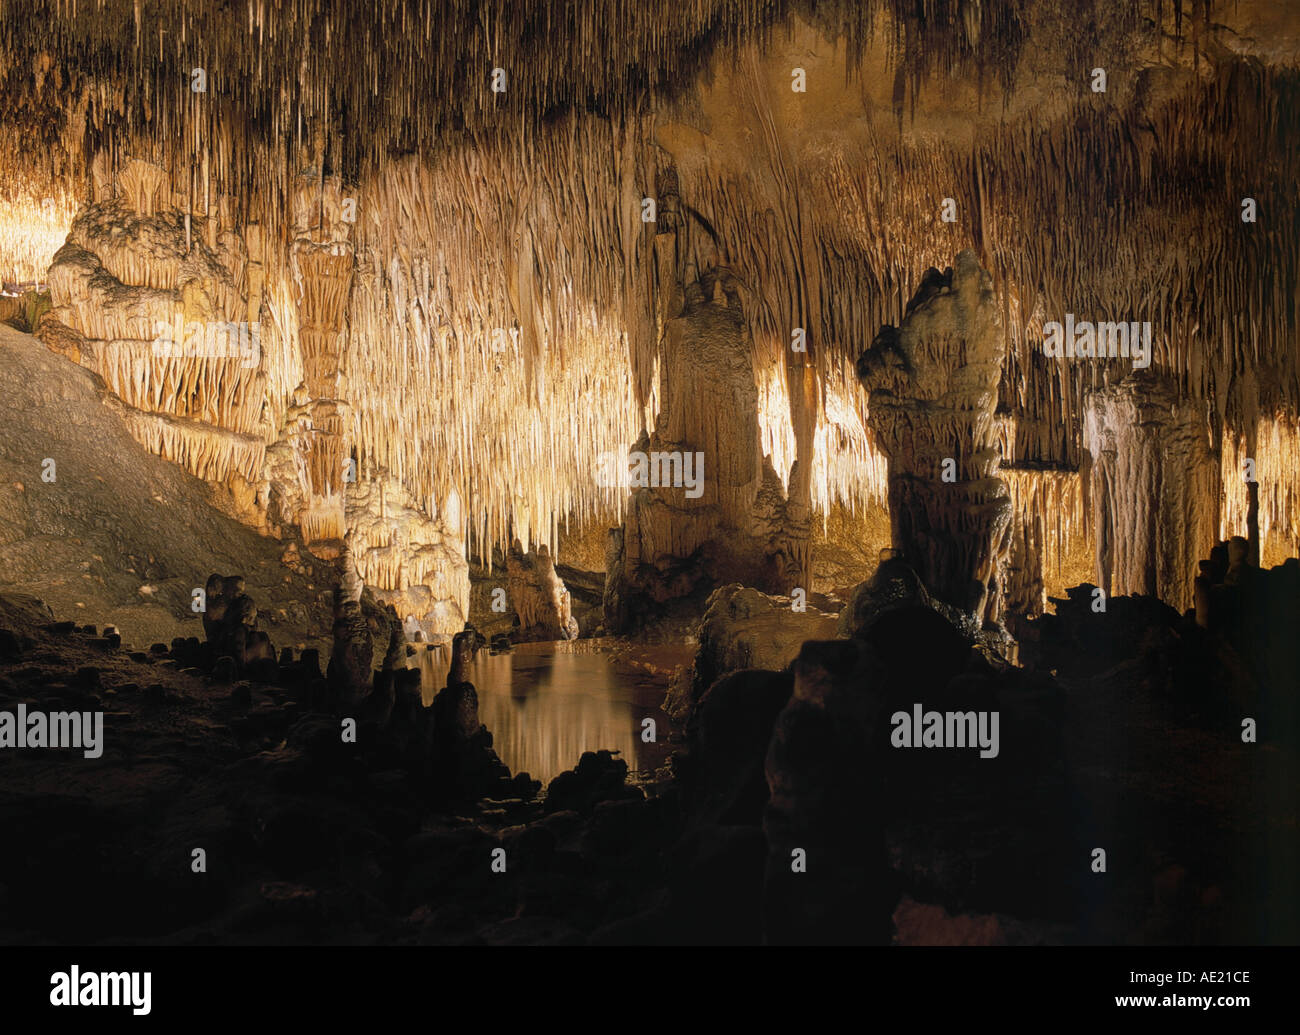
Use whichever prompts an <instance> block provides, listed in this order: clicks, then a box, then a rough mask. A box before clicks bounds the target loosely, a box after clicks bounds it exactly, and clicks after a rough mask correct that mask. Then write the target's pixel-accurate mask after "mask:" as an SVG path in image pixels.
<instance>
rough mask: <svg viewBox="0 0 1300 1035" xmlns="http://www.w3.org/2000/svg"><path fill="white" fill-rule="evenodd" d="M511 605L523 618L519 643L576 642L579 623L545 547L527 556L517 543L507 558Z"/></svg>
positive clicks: (565, 589)
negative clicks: (528, 641)
mask: <svg viewBox="0 0 1300 1035" xmlns="http://www.w3.org/2000/svg"><path fill="white" fill-rule="evenodd" d="M506 574H507V576H508V578H509V580H510V602H511V604H512V605H513V606H514V610H515V614H517V615H518V616H519V630H518V633H517V634H515V638H516V639H519V640H576V639H577V638H578V620H577V619H576V618H574V617H573V601H572V598H571V597H570V596H569V591H568V589H567V588H565V585H564V582H563V580H561V578H560V577H559V576H558V575H557V574H556V573H555V562H554V561H553V560H552V559H551V554H550V551H549V550H548V549H547V548H546V547H545V546H539V547H538V548H537V550H536V551H535V552H529V553H524V552H523V550H522V549H521V548H520V546H519V543H518V542H516V543H515V544H514V547H513V548H512V549H511V551H510V553H509V554H508V555H507V556H506Z"/></svg>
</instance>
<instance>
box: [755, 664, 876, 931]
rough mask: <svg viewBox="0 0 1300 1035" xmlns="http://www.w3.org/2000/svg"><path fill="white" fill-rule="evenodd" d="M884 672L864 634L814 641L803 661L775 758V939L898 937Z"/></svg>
mask: <svg viewBox="0 0 1300 1035" xmlns="http://www.w3.org/2000/svg"><path fill="white" fill-rule="evenodd" d="M882 675H883V667H882V666H881V665H880V663H879V661H878V660H877V659H876V658H875V656H874V655H873V654H872V652H871V650H870V648H869V647H867V646H866V645H865V644H863V643H861V642H857V641H847V642H845V641H829V642H826V641H823V642H810V643H806V644H804V646H803V649H802V650H801V651H800V653H799V657H798V658H797V659H796V661H795V665H794V691H793V694H792V696H791V698H790V701H789V702H788V703H787V704H786V706H785V708H784V709H783V710H782V712H781V715H780V717H779V718H778V719H777V723H776V728H775V731H774V733H773V736H772V742H771V745H770V747H769V749H768V755H767V761H766V774H767V782H768V789H769V801H768V805H767V809H766V812H765V814H764V819H763V832H764V833H765V835H766V837H767V847H768V853H767V864H766V869H765V876H764V890H763V900H764V906H763V916H764V938H765V940H766V941H767V942H769V943H773V944H824V943H830V944H864V943H865V944H885V943H888V941H889V938H890V916H891V914H892V912H893V905H894V900H895V897H896V895H895V894H894V893H893V891H892V889H891V884H890V879H889V866H888V859H887V856H886V853H885V838H884V817H883V815H882V814H881V803H880V801H879V796H878V793H877V790H878V787H879V783H880V768H881V766H880V762H881V752H882V751H883V750H887V747H886V745H887V744H888V743H889V740H888V726H887V724H886V716H885V703H884V695H883V693H882V689H883V688H882V687H881V685H880V684H881V682H882ZM849 816H851V817H852V821H851V822H846V821H845V817H849ZM801 866H803V867H806V872H800V871H799V867H801ZM813 873H815V874H816V876H815V878H814V877H812V876H811V874H813Z"/></svg>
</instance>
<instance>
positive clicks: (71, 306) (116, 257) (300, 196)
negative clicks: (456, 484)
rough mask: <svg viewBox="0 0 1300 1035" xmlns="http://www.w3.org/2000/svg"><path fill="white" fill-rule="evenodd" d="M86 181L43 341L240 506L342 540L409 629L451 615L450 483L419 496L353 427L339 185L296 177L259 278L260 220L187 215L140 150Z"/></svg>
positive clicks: (460, 569) (456, 618)
mask: <svg viewBox="0 0 1300 1035" xmlns="http://www.w3.org/2000/svg"><path fill="white" fill-rule="evenodd" d="M101 165H102V163H101ZM96 196H97V198H98V200H96V201H95V202H94V203H93V204H91V205H89V206H87V207H86V208H85V209H83V211H82V212H81V213H80V214H79V215H78V216H77V218H76V220H75V221H74V223H73V226H72V230H71V232H70V233H69V235H68V241H67V243H66V244H65V245H64V246H63V248H62V249H61V250H60V251H59V252H58V254H57V256H56V259H55V262H54V265H53V267H52V268H51V271H50V290H51V299H52V303H53V307H52V309H51V310H50V312H49V313H48V314H47V315H46V316H45V317H44V318H43V320H42V323H41V324H40V327H39V334H40V336H41V338H42V340H44V341H45V343H46V345H47V346H48V347H49V348H51V350H53V351H55V352H58V353H59V354H61V355H64V356H66V357H67V358H69V359H71V360H73V361H74V362H78V363H80V364H81V365H83V366H86V367H88V368H89V369H91V370H93V371H94V372H95V373H97V374H98V375H99V376H100V377H102V378H103V379H104V381H105V384H106V385H107V387H108V389H109V391H110V393H111V395H110V396H109V397H108V398H107V399H106V401H107V402H109V403H111V404H112V406H113V408H114V409H115V410H117V411H118V412H119V413H120V414H121V416H122V417H123V419H124V421H125V423H126V426H127V428H128V429H129V430H130V432H131V434H132V435H133V436H134V437H135V438H136V439H137V440H138V441H140V442H141V443H142V444H143V445H144V446H145V447H146V448H148V449H149V450H151V451H152V452H154V453H156V454H158V455H160V456H162V457H164V458H166V459H168V460H171V461H173V462H175V463H177V464H179V465H180V466H182V467H184V468H185V469H186V470H188V471H190V473H192V474H194V475H196V476H197V477H199V478H201V479H203V480H205V481H207V482H209V483H210V484H212V485H213V486H214V487H215V488H217V489H218V490H220V491H219V493H218V495H217V498H218V500H219V502H221V503H222V504H223V506H224V507H225V509H227V510H229V511H231V512H232V513H233V514H234V515H235V516H236V517H238V518H239V519H240V520H242V521H244V522H245V523H246V524H249V525H252V526H253V527H255V528H258V529H259V530H261V531H262V532H264V533H266V534H270V535H274V536H278V537H283V536H291V535H292V531H291V529H292V527H293V526H296V527H297V528H298V530H299V531H300V533H301V536H302V539H303V542H304V543H305V544H306V545H307V546H308V548H309V549H311V550H312V552H313V553H315V554H317V555H318V556H320V557H322V558H335V557H337V556H338V555H339V553H340V550H341V549H342V546H343V543H344V539H345V538H348V539H349V541H350V543H351V547H352V557H353V561H352V563H354V564H355V566H356V569H357V571H358V572H359V574H360V577H361V578H362V580H363V581H364V583H365V585H366V586H367V587H368V588H369V589H371V591H372V592H373V593H374V594H375V596H376V598H377V599H378V600H380V601H381V602H382V603H384V604H391V605H392V606H393V607H394V608H395V609H396V610H397V612H398V614H399V615H400V616H401V617H402V618H403V619H404V620H407V622H408V624H409V625H410V626H411V628H412V629H414V628H419V629H420V630H422V631H423V632H424V633H425V635H426V636H428V637H429V638H430V639H449V638H450V636H451V635H452V634H453V633H456V632H458V631H460V630H461V629H462V628H463V627H464V624H465V619H466V616H467V614H468V598H469V575H468V564H467V562H466V559H465V546H464V539H463V534H462V527H463V524H464V516H463V514H462V513H461V507H460V501H459V497H458V496H457V494H456V493H455V492H454V491H453V492H452V493H450V495H449V496H448V497H447V498H446V499H443V500H429V501H427V502H426V503H424V504H421V503H419V502H417V501H416V500H414V499H413V498H412V497H411V495H410V494H409V492H408V491H407V490H406V489H405V488H404V487H403V485H402V483H401V481H400V480H399V479H397V478H394V477H393V476H392V475H390V473H389V472H388V471H386V470H383V469H380V468H376V467H374V466H373V465H370V466H367V463H366V456H365V454H364V450H360V449H357V448H356V447H355V445H353V444H352V443H351V441H350V429H351V427H352V417H353V414H352V411H351V407H350V404H349V401H348V398H347V390H346V383H347V382H346V377H345V376H344V374H343V369H344V359H345V353H346V348H347V342H348V334H347V316H348V311H349V305H350V290H351V284H352V276H353V274H352V270H353V266H354V258H353V249H352V245H351V243H350V240H349V238H350V235H351V232H352V227H353V224H352V222H351V221H350V220H349V218H347V217H346V216H350V215H351V213H352V205H351V201H352V199H350V198H349V197H347V196H346V193H345V190H344V188H343V186H342V184H341V183H340V182H339V181H338V180H337V179H327V180H325V181H322V180H321V179H320V178H319V177H316V176H311V175H305V176H302V177H299V178H298V180H297V193H296V194H295V195H294V197H293V202H292V205H293V207H292V212H291V223H292V225H291V227H290V241H289V243H288V267H287V269H284V270H283V271H282V272H277V273H275V274H274V276H273V277H272V280H273V282H274V285H273V286H275V290H274V291H273V292H268V290H267V281H268V276H267V269H266V259H265V252H266V243H265V240H264V238H263V234H262V229H261V227H259V226H258V225H256V224H248V225H245V226H242V227H238V226H235V225H234V221H233V219H232V218H231V215H230V211H231V206H230V205H229V204H227V203H225V202H222V201H220V200H217V201H213V202H212V203H211V205H210V206H209V207H208V209H207V210H208V211H210V215H202V214H195V212H194V209H195V207H196V206H195V205H191V204H190V200H189V199H188V198H187V197H183V196H180V195H177V194H175V193H174V192H173V191H172V189H171V184H170V180H169V179H168V177H167V175H166V173H165V172H164V171H163V170H162V169H160V168H158V167H157V166H153V165H150V164H148V163H145V162H140V161H131V162H128V163H126V164H125V165H124V167H123V169H122V170H121V171H120V172H119V174H118V176H117V178H116V180H113V179H112V178H110V177H108V176H107V173H106V172H105V170H104V169H102V168H101V167H100V166H97V176H96ZM198 207H199V208H200V209H203V206H198ZM187 212H190V213H191V214H190V215H189V217H188V218H187V215H186V213H187ZM345 214H346V215H345ZM277 268H278V267H277Z"/></svg>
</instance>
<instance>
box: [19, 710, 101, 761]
mask: <svg viewBox="0 0 1300 1035" xmlns="http://www.w3.org/2000/svg"><path fill="white" fill-rule="evenodd" d="M0 748H81V749H82V754H83V755H84V756H85V757H86V758H98V757H99V756H100V755H102V754H103V753H104V713H103V712H39V711H31V712H29V711H28V710H27V705H25V704H20V705H18V710H17V712H0Z"/></svg>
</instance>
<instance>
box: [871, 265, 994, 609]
mask: <svg viewBox="0 0 1300 1035" xmlns="http://www.w3.org/2000/svg"><path fill="white" fill-rule="evenodd" d="M1003 348H1004V344H1003V336H1002V330H1001V327H1000V320H999V315H998V307H997V303H996V299H995V296H994V292H993V283H992V278H991V277H990V276H989V274H988V273H987V272H986V271H985V270H984V269H982V268H981V267H980V265H979V263H978V261H977V260H976V258H975V255H974V253H973V252H971V251H969V250H968V251H963V252H962V253H961V254H960V255H958V256H957V261H956V266H955V267H953V268H949V269H947V270H945V271H944V272H943V273H940V272H939V271H938V270H936V269H930V270H927V271H926V274H925V276H924V278H923V279H922V282H921V287H920V289H919V290H918V291H917V293H916V295H915V296H914V297H913V298H912V300H911V302H910V303H908V307H907V313H906V315H905V316H904V319H903V322H902V326H901V327H892V326H885V327H883V328H881V330H880V333H879V334H877V335H876V339H875V341H874V342H873V343H872V345H871V348H869V349H868V350H867V351H866V352H864V353H863V354H862V356H861V357H860V358H859V359H858V368H857V369H858V378H859V380H860V381H861V382H862V384H863V386H864V387H865V388H866V389H867V391H868V392H869V393H870V409H869V411H868V418H867V423H868V427H869V428H870V430H871V431H872V433H873V434H874V436H875V438H876V442H877V444H878V445H879V446H880V448H881V449H882V450H883V451H884V453H885V454H886V456H887V457H888V458H889V516H890V525H891V529H892V537H893V546H894V549H896V550H899V551H901V553H902V555H903V557H904V559H905V560H906V561H907V562H908V563H909V564H910V565H911V566H912V567H913V568H914V569H915V570H916V572H917V574H918V575H919V576H920V577H921V580H922V582H923V583H924V584H925V586H926V588H927V589H928V590H929V591H930V592H931V593H932V594H933V595H934V596H935V597H937V598H938V599H940V600H942V601H944V602H945V603H948V604H951V605H952V606H953V607H955V608H957V610H958V611H960V612H961V614H962V615H963V617H964V618H965V620H966V622H967V624H968V628H967V632H968V633H974V632H977V631H978V630H979V628H980V627H981V625H983V624H984V623H985V621H989V620H991V621H996V620H997V619H998V617H999V615H998V614H996V613H989V610H990V609H989V608H988V607H987V606H986V605H988V603H989V601H990V599H992V601H994V607H993V610H994V611H996V609H997V603H996V602H997V601H998V599H999V593H998V592H997V587H996V585H995V570H996V566H997V565H996V561H997V554H998V550H999V548H1001V547H1002V546H1003V545H1004V544H1003V540H1004V537H1005V534H1006V531H1007V526H1008V522H1009V521H1010V517H1011V502H1010V497H1009V494H1008V492H1007V487H1006V485H1005V483H1004V482H1003V481H1002V480H1001V479H1000V478H999V477H998V475H997V472H998V464H999V460H1000V455H1001V454H1000V448H999V444H998V437H997V429H996V426H995V422H994V411H995V409H996V406H997V392H998V380H999V378H1000V376H1001V369H1002V358H1003ZM991 591H992V593H991Z"/></svg>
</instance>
